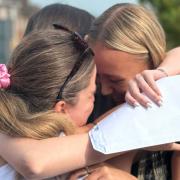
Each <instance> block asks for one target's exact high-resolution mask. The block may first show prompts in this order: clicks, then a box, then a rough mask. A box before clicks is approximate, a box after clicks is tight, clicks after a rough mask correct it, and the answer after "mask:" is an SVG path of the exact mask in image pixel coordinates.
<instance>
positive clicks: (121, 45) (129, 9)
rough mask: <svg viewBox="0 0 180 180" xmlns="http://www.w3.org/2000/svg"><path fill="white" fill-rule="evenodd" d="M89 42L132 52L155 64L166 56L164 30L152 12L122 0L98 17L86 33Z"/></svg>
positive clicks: (151, 64)
mask: <svg viewBox="0 0 180 180" xmlns="http://www.w3.org/2000/svg"><path fill="white" fill-rule="evenodd" d="M89 40H90V43H96V42H101V43H103V44H104V45H105V46H106V47H109V48H112V49H116V50H120V51H124V52H127V53H131V54H135V55H138V56H140V57H142V58H143V59H146V60H147V61H148V63H149V64H150V67H152V68H155V67H157V66H158V65H159V64H160V63H161V62H162V60H163V58H164V56H165V49H166V41H165V34H164V31H163V29H162V27H161V25H160V24H159V22H158V20H157V18H156V17H155V15H154V14H153V13H152V12H151V11H150V10H147V9H145V8H144V7H142V6H140V5H135V4H129V3H122V4H116V5H114V6H112V7H111V8H109V9H108V10H106V11H105V12H104V13H103V14H102V15H101V16H100V17H99V18H97V19H96V20H95V22H94V24H93V26H92V28H91V31H90V34H89Z"/></svg>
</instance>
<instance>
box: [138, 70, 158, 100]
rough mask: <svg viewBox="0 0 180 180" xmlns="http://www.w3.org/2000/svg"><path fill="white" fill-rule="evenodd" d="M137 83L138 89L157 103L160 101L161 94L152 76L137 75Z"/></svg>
mask: <svg viewBox="0 0 180 180" xmlns="http://www.w3.org/2000/svg"><path fill="white" fill-rule="evenodd" d="M135 78H136V82H137V85H138V87H139V88H140V89H141V90H142V91H143V92H144V93H145V94H146V95H147V96H148V97H149V98H150V99H151V100H152V101H154V102H155V103H157V102H158V101H160V99H161V92H160V90H159V88H158V86H157V85H156V82H155V80H154V79H153V77H152V76H151V75H148V74H145V73H144V76H142V75H141V74H137V75H136V77H135Z"/></svg>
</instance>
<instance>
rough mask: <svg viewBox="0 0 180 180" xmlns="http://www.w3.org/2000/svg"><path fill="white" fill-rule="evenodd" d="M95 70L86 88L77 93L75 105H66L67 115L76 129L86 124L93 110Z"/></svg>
mask: <svg viewBox="0 0 180 180" xmlns="http://www.w3.org/2000/svg"><path fill="white" fill-rule="evenodd" d="M95 81H96V68H94V70H93V72H92V76H91V78H90V83H89V85H88V87H87V88H85V89H83V90H82V91H80V92H79V93H78V97H77V99H78V101H77V103H76V104H75V105H70V104H67V105H66V110H67V113H68V115H69V116H70V117H71V119H72V120H73V122H75V124H76V125H77V126H78V127H81V126H83V125H85V124H86V123H87V119H88V117H89V115H90V114H91V112H92V110H93V108H94V94H95V91H96V83H95Z"/></svg>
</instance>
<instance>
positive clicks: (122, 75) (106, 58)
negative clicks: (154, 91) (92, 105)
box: [92, 43, 148, 104]
mask: <svg viewBox="0 0 180 180" xmlns="http://www.w3.org/2000/svg"><path fill="white" fill-rule="evenodd" d="M92 48H93V50H94V53H95V62H96V67H97V73H98V76H99V78H100V82H101V86H102V88H101V91H102V94H103V95H112V98H113V99H114V101H115V102H117V103H118V104H120V103H121V102H123V101H124V95H125V91H126V90H127V85H128V81H129V80H130V79H132V78H133V77H134V76H135V75H136V74H138V73H140V72H142V71H143V70H144V69H148V67H147V62H146V61H145V60H143V59H140V58H139V57H138V56H137V55H132V54H129V53H126V52H123V51H118V50H113V49H110V48H107V47H105V46H103V44H101V43H97V44H96V45H95V46H94V47H92Z"/></svg>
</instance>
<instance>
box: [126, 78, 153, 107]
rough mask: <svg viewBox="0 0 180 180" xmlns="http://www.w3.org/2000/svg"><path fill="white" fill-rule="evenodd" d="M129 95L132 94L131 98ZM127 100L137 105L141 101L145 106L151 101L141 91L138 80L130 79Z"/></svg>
mask: <svg viewBox="0 0 180 180" xmlns="http://www.w3.org/2000/svg"><path fill="white" fill-rule="evenodd" d="M128 96H129V97H130V96H131V97H130V99H128ZM126 100H127V101H128V102H129V101H130V102H131V104H134V105H136V103H140V104H141V105H143V106H144V107H147V106H148V104H149V103H150V101H149V100H148V98H147V97H146V96H145V95H143V94H142V93H141V92H140V88H139V86H138V83H137V81H136V80H131V81H129V87H128V92H127V95H126ZM132 101H133V102H132Z"/></svg>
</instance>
